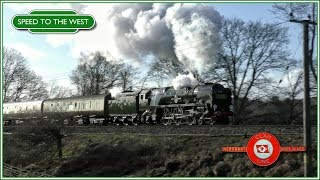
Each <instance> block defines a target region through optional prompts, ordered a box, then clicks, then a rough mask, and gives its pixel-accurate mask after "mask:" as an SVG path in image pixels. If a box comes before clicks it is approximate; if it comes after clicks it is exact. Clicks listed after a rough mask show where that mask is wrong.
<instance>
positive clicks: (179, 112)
mask: <svg viewBox="0 0 320 180" xmlns="http://www.w3.org/2000/svg"><path fill="white" fill-rule="evenodd" d="M173 112H174V117H175V124H176V125H180V124H181V123H182V118H181V116H182V115H183V109H182V108H175V109H174V111H173ZM179 116H180V117H179Z"/></svg>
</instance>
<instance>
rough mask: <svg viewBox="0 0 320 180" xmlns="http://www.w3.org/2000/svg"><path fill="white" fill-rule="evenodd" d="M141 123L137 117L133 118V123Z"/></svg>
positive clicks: (135, 124)
mask: <svg viewBox="0 0 320 180" xmlns="http://www.w3.org/2000/svg"><path fill="white" fill-rule="evenodd" d="M138 124H139V122H138V119H137V117H135V118H133V119H132V125H134V126H137V125H138Z"/></svg>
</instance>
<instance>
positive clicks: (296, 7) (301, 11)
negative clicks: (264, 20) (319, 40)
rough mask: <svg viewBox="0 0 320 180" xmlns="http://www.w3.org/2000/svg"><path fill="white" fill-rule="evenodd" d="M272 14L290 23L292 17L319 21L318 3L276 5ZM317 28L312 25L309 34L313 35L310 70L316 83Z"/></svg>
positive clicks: (311, 39)
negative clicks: (315, 52) (315, 50)
mask: <svg viewBox="0 0 320 180" xmlns="http://www.w3.org/2000/svg"><path fill="white" fill-rule="evenodd" d="M272 8H273V9H272V10H271V11H272V12H273V13H274V14H275V16H276V17H277V18H279V19H282V20H284V21H289V20H290V18H291V16H290V15H293V17H294V18H295V19H298V20H305V19H310V20H311V21H314V22H316V21H317V5H316V3H284V4H274V5H273V6H272ZM316 28H317V25H315V24H312V25H310V28H309V31H310V32H309V33H310V34H311V38H310V42H309V43H310V45H311V49H310V51H309V52H310V54H309V57H310V69H311V72H312V75H313V78H314V79H315V81H317V69H316V68H317V65H316V58H314V57H313V54H314V49H315V40H316V36H317V33H316ZM315 86H316V83H315Z"/></svg>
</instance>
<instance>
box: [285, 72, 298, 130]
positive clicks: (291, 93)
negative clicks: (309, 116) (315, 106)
mask: <svg viewBox="0 0 320 180" xmlns="http://www.w3.org/2000/svg"><path fill="white" fill-rule="evenodd" d="M287 81H288V87H285V89H284V91H283V92H284V94H285V96H287V97H288V98H287V99H286V101H287V102H288V104H287V105H288V106H289V109H290V110H289V111H290V112H289V118H288V120H287V124H291V123H292V122H295V121H296V120H297V119H298V118H299V116H300V115H301V114H302V109H301V108H298V105H299V104H300V105H301V103H302V98H299V97H298V96H299V95H301V93H302V92H303V84H302V82H303V72H301V71H300V72H299V73H298V74H297V75H295V74H291V75H288V76H287Z"/></svg>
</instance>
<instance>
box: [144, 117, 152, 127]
mask: <svg viewBox="0 0 320 180" xmlns="http://www.w3.org/2000/svg"><path fill="white" fill-rule="evenodd" d="M145 123H146V124H148V125H152V124H153V122H152V117H151V116H150V115H146V116H145Z"/></svg>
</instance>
